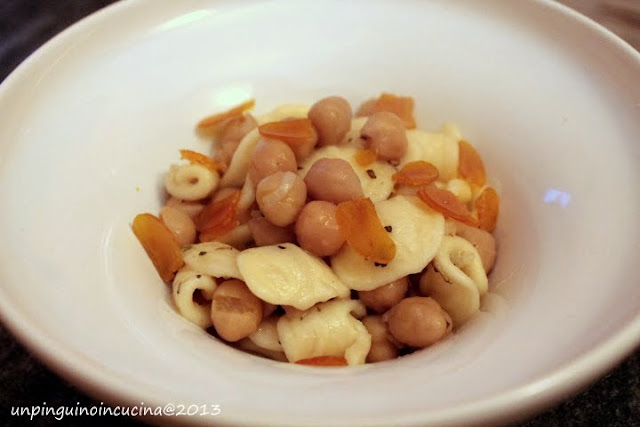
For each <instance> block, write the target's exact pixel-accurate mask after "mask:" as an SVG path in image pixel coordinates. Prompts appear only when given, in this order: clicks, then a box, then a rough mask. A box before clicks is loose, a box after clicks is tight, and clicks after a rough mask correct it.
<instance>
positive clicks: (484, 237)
mask: <svg viewBox="0 0 640 427" xmlns="http://www.w3.org/2000/svg"><path fill="white" fill-rule="evenodd" d="M456 235H458V236H460V237H462V238H463V239H465V240H467V241H468V242H469V243H471V244H472V245H473V246H475V248H476V250H477V251H478V255H480V259H481V260H482V266H483V267H484V271H485V272H486V273H489V272H490V271H491V269H492V268H493V265H494V264H495V262H496V239H495V238H494V237H493V235H492V234H491V233H489V232H488V231H486V230H483V229H481V228H477V227H471V226H468V225H466V224H463V223H461V222H457V221H456Z"/></svg>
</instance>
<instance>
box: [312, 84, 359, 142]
mask: <svg viewBox="0 0 640 427" xmlns="http://www.w3.org/2000/svg"><path fill="white" fill-rule="evenodd" d="M308 116H309V120H311V123H312V124H313V127H314V128H315V129H316V132H318V144H319V145H337V144H340V142H342V140H343V139H344V136H345V135H346V134H347V132H349V129H351V118H352V113H351V106H350V105H349V103H348V102H347V101H346V100H345V99H344V98H341V97H339V96H330V97H328V98H324V99H321V100H320V101H318V102H316V103H315V104H313V105H312V106H311V109H310V110H309V114H308Z"/></svg>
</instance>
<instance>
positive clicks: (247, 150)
mask: <svg viewBox="0 0 640 427" xmlns="http://www.w3.org/2000/svg"><path fill="white" fill-rule="evenodd" d="M258 141H260V133H259V132H258V129H253V130H251V131H250V132H249V133H248V134H246V135H245V136H244V138H242V140H240V143H239V144H238V148H236V151H235V152H234V153H233V157H232V158H231V162H230V163H229V167H228V168H227V171H226V172H225V173H224V175H222V179H221V180H220V185H221V186H222V187H242V184H244V180H245V178H246V177H247V173H248V172H249V165H250V164H251V154H252V153H253V150H255V148H256V145H258Z"/></svg>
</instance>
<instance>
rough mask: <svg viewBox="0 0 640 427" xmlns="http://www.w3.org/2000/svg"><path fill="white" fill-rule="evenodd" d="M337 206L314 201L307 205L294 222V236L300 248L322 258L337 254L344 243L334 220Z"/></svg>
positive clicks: (336, 221)
mask: <svg viewBox="0 0 640 427" xmlns="http://www.w3.org/2000/svg"><path fill="white" fill-rule="evenodd" d="M336 210H337V206H336V205H334V204H333V203H330V202H325V201H321V200H316V201H313V202H309V203H307V205H306V206H305V207H304V208H303V209H302V212H300V216H299V217H298V220H297V221H296V228H295V231H296V236H297V237H298V243H299V245H300V247H301V248H302V249H304V250H306V251H308V252H311V253H312V254H314V255H316V256H319V257H324V256H330V255H333V254H335V253H336V252H338V249H340V248H341V247H342V244H343V243H344V237H343V236H342V233H341V232H340V227H339V226H338V220H337V219H336Z"/></svg>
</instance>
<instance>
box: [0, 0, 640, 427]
mask: <svg viewBox="0 0 640 427" xmlns="http://www.w3.org/2000/svg"><path fill="white" fill-rule="evenodd" d="M174 1H178V0H174ZM521 1H524V0H521ZM561 1H562V2H563V3H566V4H568V5H570V6H572V7H574V8H575V9H578V10H580V11H581V12H583V13H585V14H587V15H588V16H590V17H592V18H593V19H596V20H597V21H599V22H601V23H602V24H603V25H605V26H607V27H608V28H610V29H612V30H614V31H615V32H617V33H618V34H619V35H620V36H621V37H623V38H625V39H626V40H627V41H628V42H629V43H630V44H632V45H633V46H634V47H635V48H636V49H640V0H561ZM110 3H113V1H110V0H43V1H39V0H0V81H2V80H4V79H5V77H6V76H7V75H8V74H9V73H10V72H11V71H12V70H13V69H14V68H15V67H17V66H18V65H19V64H20V62H22V61H23V60H24V59H25V58H26V57H27V56H28V55H29V54H30V53H31V52H33V51H34V50H36V49H37V48H38V47H40V46H41V45H42V44H43V43H44V42H46V41H47V40H48V39H50V38H51V37H52V36H54V35H55V34H57V33H58V32H60V31H61V30H63V29H64V28H66V27H68V26H69V25H71V24H72V23H74V22H76V21H77V20H79V19H81V18H83V17H84V16H86V15H88V14H90V13H92V12H93V11H95V10H97V9H100V8H102V7H104V6H106V5H108V4H110ZM550 345H551V343H550ZM0 366H1V369H0V425H9V426H12V425H23V424H25V423H27V422H28V418H25V417H12V416H11V407H14V406H34V405H43V404H44V403H43V402H46V405H47V406H51V407H59V406H67V407H69V406H72V407H74V406H83V407H91V406H94V405H96V406H100V401H95V400H93V399H91V398H89V397H88V396H87V395H85V394H84V393H83V392H82V391H80V390H77V389H76V388H74V387H73V386H72V385H70V384H69V383H67V382H66V381H65V380H64V379H61V378H60V377H58V376H57V375H56V374H54V373H52V372H51V371H50V370H49V369H48V368H47V367H45V366H43V365H42V364H41V363H40V362H39V361H38V360H36V359H34V358H33V357H32V356H31V355H30V354H29V353H28V352H27V351H26V350H25V349H24V348H23V347H22V345H21V344H19V343H18V342H17V341H15V339H14V338H13V337H12V336H11V334H10V333H9V332H8V331H7V330H6V329H5V328H4V327H2V326H0ZM88 422H91V424H98V425H102V424H104V425H107V424H109V425H113V423H114V422H117V423H118V424H120V425H123V424H124V425H137V423H136V422H135V421H133V420H130V419H125V418H106V417H104V418H99V417H93V418H91V419H89V418H87V417H78V418H73V417H65V418H64V419H63V421H62V422H60V421H57V420H56V419H55V418H54V417H36V418H35V419H34V420H33V422H32V423H35V425H53V424H56V425H58V424H61V425H84V424H86V423H88ZM522 425H523V426H578V425H580V426H583V425H598V426H640V351H637V352H636V353H635V354H633V355H632V356H631V357H629V358H628V359H627V360H626V361H624V362H623V363H622V364H621V365H620V366H618V367H617V368H616V369H615V370H613V371H612V372H611V373H610V374H609V375H607V376H606V377H604V378H602V379H601V380H599V381H598V382H597V383H596V384H594V385H592V386H591V387H590V388H589V389H587V390H586V391H584V392H583V393H581V394H579V395H578V396H576V397H574V398H572V399H570V400H568V401H566V402H565V403H562V404H561V405H559V406H557V407H556V408H553V409H550V410H548V411H547V412H545V413H543V414H541V415H538V416H537V417H535V418H533V419H531V420H529V421H527V422H525V423H523V424H522Z"/></svg>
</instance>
